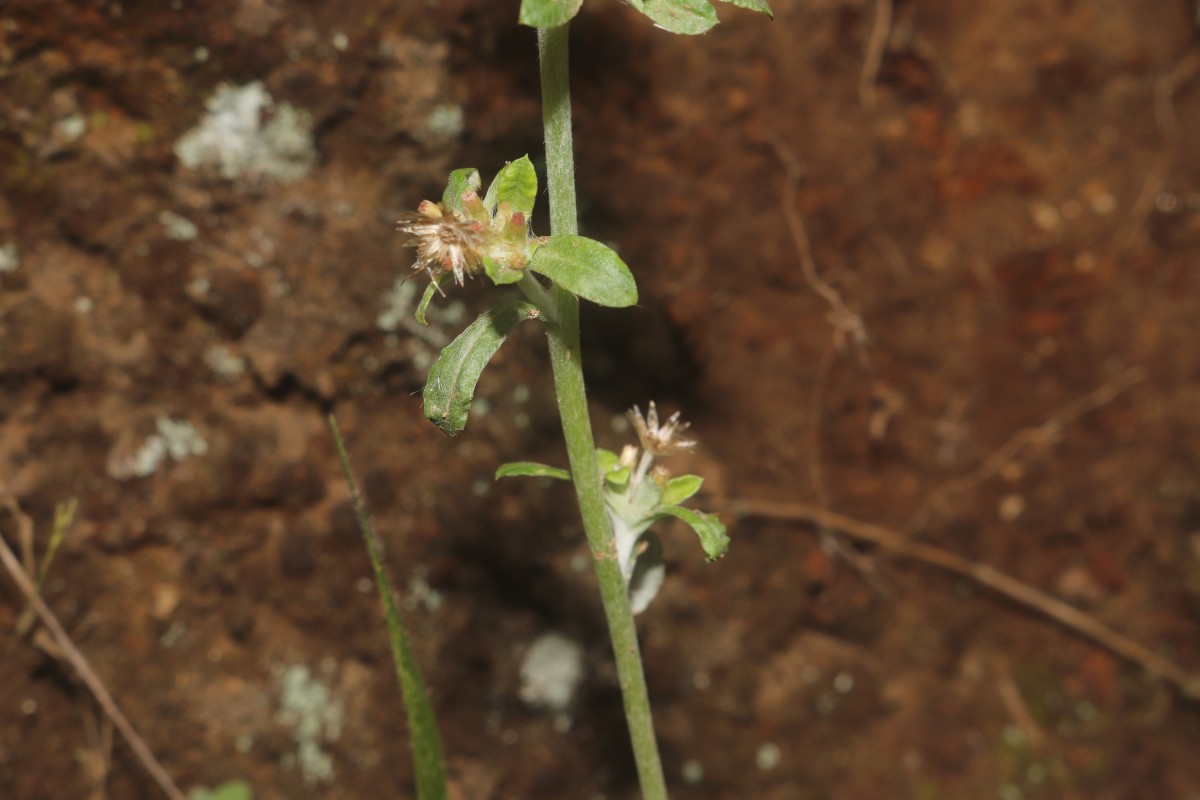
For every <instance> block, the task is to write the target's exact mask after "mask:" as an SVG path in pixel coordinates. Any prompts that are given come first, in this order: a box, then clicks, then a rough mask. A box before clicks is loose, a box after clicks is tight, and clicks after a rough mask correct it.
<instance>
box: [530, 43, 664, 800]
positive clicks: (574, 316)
mask: <svg viewBox="0 0 1200 800" xmlns="http://www.w3.org/2000/svg"><path fill="white" fill-rule="evenodd" d="M567 28H568V26H567V25H562V26H560V27H557V28H539V29H538V54H539V61H540V64H541V80H542V125H543V127H544V128H545V134H546V182H547V186H548V187H549V194H550V232H551V233H552V234H553V235H556V236H558V235H563V234H574V233H576V232H577V230H578V227H577V221H576V213H575V158H574V154H573V152H572V144H571V90H570V85H569V82H568V71H567V65H568V60H567ZM552 301H553V303H554V308H555V312H554V320H553V321H552V322H551V323H550V324H548V325H547V326H546V337H547V339H548V340H549V343H550V363H551V365H552V367H553V369H554V389H555V392H556V393H557V394H558V411H559V414H560V415H561V417H562V423H563V436H564V438H565V439H566V443H567V458H568V460H569V462H570V464H571V475H572V477H573V479H574V481H575V492H576V494H577V495H578V497H579V511H580V513H581V515H582V516H583V529H584V531H585V532H586V534H587V539H588V546H589V549H590V550H591V552H592V564H593V565H594V566H595V569H596V577H597V579H598V582H599V584H600V597H601V600H602V601H603V603H604V614H605V617H606V618H607V619H608V631H609V637H610V638H611V640H612V646H613V655H614V657H615V659H616V662H617V674H618V676H619V679H620V682H621V696H622V697H623V699H624V701H625V718H626V720H627V722H628V724H629V737H630V740H631V742H632V744H633V754H634V759H635V760H636V762H637V771H638V780H639V781H640V783H641V787H642V797H643V798H644V799H645V800H666V797H667V784H666V780H665V779H664V777H663V770H662V760H661V759H660V757H659V755H658V742H657V740H656V739H655V736H654V721H653V719H652V718H651V714H650V695H649V692H648V691H647V689H646V676H645V674H644V672H643V671H642V657H641V653H640V651H639V648H638V639H637V628H636V627H635V626H634V623H633V612H632V611H631V610H630V607H629V593H628V590H627V589H626V587H625V579H624V577H623V576H622V575H621V566H620V564H619V563H618V561H617V549H616V543H615V541H614V540H613V534H612V527H611V524H610V522H609V519H608V512H607V510H606V509H605V507H604V495H603V493H602V485H601V481H600V478H599V467H598V465H597V463H596V444H595V441H594V440H593V438H592V423H591V419H590V417H589V416H588V409H587V394H586V392H585V391H584V383H583V363H582V360H581V351H580V347H579V299H578V298H577V297H575V296H574V295H572V294H571V293H570V292H568V291H566V290H564V289H561V288H559V287H558V286H555V287H554V288H553V290H552Z"/></svg>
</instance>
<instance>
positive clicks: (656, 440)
mask: <svg viewBox="0 0 1200 800" xmlns="http://www.w3.org/2000/svg"><path fill="white" fill-rule="evenodd" d="M625 416H626V417H628V419H629V421H630V422H631V423H632V424H633V429H634V430H635V431H636V432H637V437H638V441H639V442H641V444H642V450H644V451H645V452H647V453H649V454H650V455H653V456H666V455H670V454H671V453H678V452H679V451H681V450H690V449H691V448H693V447H695V446H696V442H695V441H693V440H691V439H684V438H683V437H681V436H680V435H679V434H681V433H683V431H685V430H687V429H688V427H689V426H690V425H691V423H689V422H682V421H680V418H679V412H678V411H676V412H675V413H674V414H672V415H671V416H670V418H669V419H668V420H667V421H666V422H664V423H663V424H662V425H659V424H658V409H657V408H655V407H654V401H653V400H651V401H650V405H649V406H648V407H647V409H646V416H645V417H643V416H642V410H641V409H640V408H638V407H637V406H634V407H633V408H631V409H629V411H628V412H627V413H626V415H625Z"/></svg>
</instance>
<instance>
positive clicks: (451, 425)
mask: <svg viewBox="0 0 1200 800" xmlns="http://www.w3.org/2000/svg"><path fill="white" fill-rule="evenodd" d="M539 314H540V312H539V311H538V308H537V306H535V305H533V304H532V303H526V302H524V301H513V302H509V303H502V304H501V305H498V306H496V307H495V308H493V309H492V310H490V311H488V312H486V313H484V314H481V315H480V316H479V318H478V319H476V320H475V321H474V322H472V323H471V324H470V325H469V326H467V329H466V330H464V331H463V332H462V333H460V334H459V335H458V338H456V339H455V340H454V341H453V342H451V343H450V344H449V345H447V346H446V348H445V349H444V350H442V352H441V355H439V356H438V358H437V361H435V362H434V364H433V367H431V368H430V370H429V382H428V383H426V384H425V417H426V418H427V419H428V420H429V421H430V422H432V423H433V424H435V425H437V426H438V427H439V428H441V429H442V430H443V431H445V432H446V433H448V434H449V435H451V436H453V435H454V434H456V433H458V432H459V431H461V430H462V429H463V428H465V427H466V426H467V412H468V411H469V410H470V408H471V398H472V397H474V395H475V384H476V383H478V382H479V376H480V374H481V373H482V372H483V368H484V367H486V366H487V365H488V362H489V361H491V360H492V356H494V355H495V354H496V351H497V350H499V349H500V345H502V344H504V340H505V339H506V338H508V335H509V334H510V333H512V332H513V330H514V329H515V328H516V327H517V326H518V325H520V324H521V323H522V322H523V321H524V320H527V319H533V318H535V317H537V316H538V315H539Z"/></svg>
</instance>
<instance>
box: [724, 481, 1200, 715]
mask: <svg viewBox="0 0 1200 800" xmlns="http://www.w3.org/2000/svg"><path fill="white" fill-rule="evenodd" d="M728 508H729V510H730V511H731V512H733V513H735V514H740V515H745V516H756V517H767V518H771V519H783V520H789V521H792V522H801V523H804V524H807V525H810V526H812V527H814V528H816V529H817V530H821V529H828V530H835V531H838V532H840V533H842V534H844V535H846V536H848V537H850V538H851V539H856V540H858V541H861V542H869V543H871V544H874V545H878V546H879V547H881V548H883V549H884V550H887V551H888V552H890V553H892V554H893V555H896V556H900V557H901V558H911V559H913V560H915V561H920V562H923V563H925V564H930V565H932V566H935V567H938V568H940V569H942V570H945V571H946V572H949V573H951V574H954V575H959V576H961V577H964V578H968V579H969V580H971V581H974V582H975V583H977V584H979V585H980V586H983V587H986V588H988V589H990V590H992V591H993V592H995V593H997V594H999V595H1001V596H1003V597H1006V598H1008V599H1009V600H1012V601H1013V602H1015V603H1017V604H1018V605H1022V606H1025V607H1026V608H1030V609H1032V610H1034V611H1036V612H1038V613H1039V614H1042V615H1044V616H1047V617H1049V618H1051V619H1053V620H1055V621H1056V622H1058V623H1059V624H1061V625H1063V626H1065V627H1066V628H1068V629H1070V630H1073V631H1075V632H1076V633H1078V634H1080V635H1082V636H1085V637H1087V638H1089V639H1091V640H1092V641H1094V642H1096V643H1098V644H1099V645H1101V646H1102V647H1105V648H1107V649H1108V650H1109V651H1111V652H1113V653H1115V654H1116V655H1118V656H1120V657H1122V658H1124V659H1127V660H1128V661H1131V662H1133V663H1134V664H1137V665H1138V666H1140V667H1142V669H1144V670H1146V672H1148V673H1150V674H1151V675H1153V676H1155V677H1158V678H1162V679H1164V680H1167V681H1170V682H1171V683H1174V684H1175V685H1176V686H1178V687H1179V688H1180V689H1182V690H1183V692H1184V693H1185V694H1186V695H1188V696H1189V697H1197V696H1200V674H1192V673H1189V672H1188V671H1187V670H1185V669H1184V668H1183V667H1181V666H1179V665H1178V664H1176V663H1175V662H1173V661H1171V660H1169V659H1167V658H1164V657H1162V656H1160V655H1158V654H1157V653H1155V652H1153V651H1152V650H1150V649H1149V648H1147V647H1144V646H1142V645H1140V644H1138V643H1137V642H1135V641H1133V640H1132V639H1129V638H1127V637H1125V636H1123V635H1122V634H1119V633H1117V632H1116V631H1114V630H1112V629H1111V628H1109V627H1107V626H1105V625H1104V624H1103V623H1101V622H1100V621H1099V620H1097V619H1096V618H1095V617H1093V616H1091V615H1089V614H1085V613H1084V612H1082V611H1080V610H1079V609H1077V608H1075V607H1074V606H1071V605H1068V604H1067V603H1064V602H1063V601H1061V600H1059V599H1057V598H1055V597H1052V596H1050V595H1048V594H1046V593H1045V592H1043V591H1041V590H1040V589H1035V588H1034V587H1032V586H1030V585H1029V584H1027V583H1022V582H1021V581H1018V580H1016V579H1015V578H1012V577H1009V576H1008V575H1005V574H1004V573H1002V572H1000V571H999V570H996V569H993V568H992V567H989V566H988V565H986V564H980V563H977V562H974V561H969V560H967V559H965V558H963V557H961V556H958V555H955V554H954V553H950V552H948V551H946V550H942V549H941V548H938V547H933V546H932V545H928V544H924V543H922V542H916V541H913V540H912V539H910V538H909V537H907V536H905V535H903V534H901V533H898V532H896V531H894V530H891V529H890V528H885V527H883V526H880V525H872V524H870V523H867V522H861V521H859V520H856V519H852V518H850V517H844V516H842V515H841V514H835V513H833V512H832V511H826V510H825V509H821V508H816V507H814V506H809V505H805V504H803V503H777V502H772V501H765V500H735V501H732V502H731V503H729V505H728Z"/></svg>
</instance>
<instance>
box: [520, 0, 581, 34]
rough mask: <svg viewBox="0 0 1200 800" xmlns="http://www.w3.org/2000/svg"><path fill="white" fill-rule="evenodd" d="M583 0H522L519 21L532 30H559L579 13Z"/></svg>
mask: <svg viewBox="0 0 1200 800" xmlns="http://www.w3.org/2000/svg"><path fill="white" fill-rule="evenodd" d="M582 5H583V0H521V15H520V16H519V17H517V20H518V21H519V22H520V23H521V24H522V25H528V26H529V27H531V28H557V27H558V26H559V25H564V24H566V23H568V22H570V21H571V19H572V18H573V17H574V16H575V15H576V14H578V13H579V7H580V6H582Z"/></svg>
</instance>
